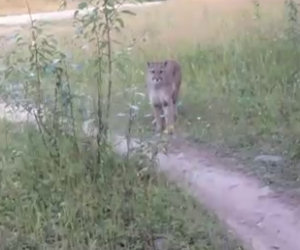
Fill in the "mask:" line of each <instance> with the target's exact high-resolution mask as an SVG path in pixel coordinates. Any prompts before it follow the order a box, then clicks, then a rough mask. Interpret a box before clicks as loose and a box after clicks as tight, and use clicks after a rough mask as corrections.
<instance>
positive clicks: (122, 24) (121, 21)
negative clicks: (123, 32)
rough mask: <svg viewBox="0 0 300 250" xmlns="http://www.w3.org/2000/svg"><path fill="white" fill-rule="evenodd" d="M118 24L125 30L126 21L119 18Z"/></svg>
mask: <svg viewBox="0 0 300 250" xmlns="http://www.w3.org/2000/svg"><path fill="white" fill-rule="evenodd" d="M116 22H117V23H119V24H120V27H121V28H124V21H123V20H122V19H121V18H117V19H116Z"/></svg>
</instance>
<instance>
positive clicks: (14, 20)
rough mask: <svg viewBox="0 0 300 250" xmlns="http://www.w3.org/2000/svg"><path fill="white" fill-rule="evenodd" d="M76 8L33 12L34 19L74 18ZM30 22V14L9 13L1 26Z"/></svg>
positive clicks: (152, 3) (131, 6)
mask: <svg viewBox="0 0 300 250" xmlns="http://www.w3.org/2000/svg"><path fill="white" fill-rule="evenodd" d="M158 4H161V2H148V3H139V4H130V3H128V4H123V5H122V8H125V9H126V8H130V9H134V8H140V7H150V6H155V5H158ZM91 10H92V9H91V8H90V9H88V10H87V11H80V12H79V14H80V15H83V14H85V13H87V12H89V11H91ZM74 12H75V10H64V11H53V12H43V13H35V14H32V19H33V20H37V21H60V20H66V19H72V18H73V17H74ZM28 23H30V17H29V15H28V14H21V15H9V16H3V17H0V27H1V26H15V25H24V24H28Z"/></svg>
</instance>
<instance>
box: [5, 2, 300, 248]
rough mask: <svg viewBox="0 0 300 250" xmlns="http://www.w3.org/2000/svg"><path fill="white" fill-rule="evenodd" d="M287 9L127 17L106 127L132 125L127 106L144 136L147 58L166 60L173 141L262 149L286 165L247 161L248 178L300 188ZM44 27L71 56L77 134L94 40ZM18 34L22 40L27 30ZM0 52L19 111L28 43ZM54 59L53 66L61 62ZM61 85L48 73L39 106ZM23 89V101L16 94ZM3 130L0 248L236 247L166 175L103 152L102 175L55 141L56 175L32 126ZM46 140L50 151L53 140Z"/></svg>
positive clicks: (293, 33) (255, 5) (233, 5)
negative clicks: (177, 67)
mask: <svg viewBox="0 0 300 250" xmlns="http://www.w3.org/2000/svg"><path fill="white" fill-rule="evenodd" d="M295 6H296V5H293V4H292V2H290V4H285V3H284V1H279V0H278V1H272V3H270V2H269V1H259V2H257V1H246V0H245V1H240V0H230V1H226V2H225V1H221V0H210V1H208V0H206V1H205V0H190V1H189V3H188V4H187V1H186V0H172V1H168V2H166V3H164V4H163V5H161V6H156V7H151V8H147V9H139V10H136V13H137V15H136V16H132V17H125V23H126V26H125V28H124V30H123V32H122V33H113V34H112V38H113V39H115V40H118V41H119V43H115V44H114V46H113V51H114V53H113V59H114V67H113V73H112V76H113V79H112V80H113V94H112V113H113V115H112V116H111V121H110V125H111V128H112V131H118V132H119V133H124V132H125V131H126V130H127V129H128V128H127V124H128V117H127V116H126V114H128V110H129V107H128V106H129V105H130V104H131V105H132V104H134V105H135V106H137V107H138V110H139V111H138V113H137V117H136V120H135V123H134V126H133V133H134V135H135V136H142V137H144V136H151V134H152V131H151V129H152V128H151V125H150V124H151V119H152V118H151V117H149V116H148V115H147V114H149V113H150V112H151V110H150V107H149V105H148V101H147V98H146V97H144V96H143V93H144V92H145V83H144V70H145V66H146V61H152V60H161V59H165V58H174V59H177V60H179V61H180V63H181V65H182V68H183V85H182V93H181V104H180V106H179V112H180V116H179V121H178V126H177V132H178V133H179V134H181V135H183V136H186V137H187V138H189V139H192V140H196V141H199V142H202V143H208V144H213V145H216V146H219V147H220V148H221V151H222V152H224V151H227V150H229V152H230V154H231V153H232V152H234V151H235V152H238V153H237V156H242V155H244V154H242V153H244V152H246V153H245V159H252V158H251V157H252V156H253V155H255V154H258V153H262V152H264V153H275V154H281V155H283V156H284V157H286V158H287V159H289V160H288V161H287V162H286V164H285V165H284V166H280V167H279V168H275V167H270V168H269V167H261V166H255V165H254V166H253V164H249V166H251V168H249V169H247V170H251V171H254V172H256V173H258V176H259V177H260V178H262V179H263V180H265V181H267V182H268V183H274V182H275V183H277V184H280V185H283V184H287V185H289V186H296V187H299V177H300V169H299V165H297V164H298V162H299V158H300V157H299V154H300V148H299V145H300V143H299V134H300V122H299V112H300V103H299V94H300V92H299V77H300V76H299V70H298V65H299V60H300V59H299V58H300V47H299V42H298V40H299V34H298V28H297V25H298V16H297V15H298V12H297V11H296V10H297V7H295ZM74 27H75V28H74ZM43 30H44V31H46V32H47V33H52V34H55V37H56V39H57V41H58V42H57V43H55V46H54V47H55V49H57V50H60V51H62V52H63V53H64V54H65V55H66V62H67V66H66V67H65V68H64V70H63V72H65V71H66V72H67V74H66V76H67V77H66V76H65V77H66V79H65V78H64V80H63V81H68V82H69V83H70V85H71V88H72V91H73V92H74V97H73V99H74V105H75V106H74V109H75V111H74V112H75V116H76V119H77V121H78V123H79V124H80V122H81V121H82V120H84V119H88V118H91V117H93V116H94V114H93V113H92V111H93V108H94V105H95V100H96V95H97V94H96V93H97V89H96V81H97V77H98V75H97V74H95V73H96V72H97V69H96V68H95V66H94V65H95V54H96V50H95V47H94V45H93V40H92V41H91V42H90V43H88V42H87V41H86V40H85V39H83V38H78V37H76V36H74V32H76V31H78V29H77V28H76V25H73V23H72V21H69V22H67V21H64V22H59V23H56V24H55V25H53V24H50V23H46V24H44V26H43ZM7 32H9V31H7ZM21 33H22V34H25V37H28V35H30V32H29V31H28V30H26V29H25V30H24V31H22V32H21ZM47 39H48V40H47ZM47 39H46V40H47V41H51V39H52V38H51V37H47ZM15 41H17V42H18V45H17V47H16V46H15V45H16V43H15ZM42 45H43V46H45V44H42V43H41V46H42ZM0 48H1V51H2V52H1V56H2V57H3V58H2V60H1V64H3V65H2V66H3V67H7V66H10V67H12V69H13V70H11V71H10V72H11V74H10V75H9V77H6V80H2V79H4V78H1V83H2V84H1V90H2V93H6V92H5V91H7V96H6V98H7V99H11V100H12V101H13V102H19V103H22V102H24V103H26V105H27V102H28V97H27V92H29V93H31V92H30V91H32V90H31V89H29V90H27V86H28V85H30V84H31V83H33V82H35V81H36V78H35V72H33V69H32V68H34V65H32V64H31V63H29V61H30V60H32V59H30V58H31V57H30V54H29V53H28V51H27V44H26V43H25V45H24V44H23V43H22V41H21V40H19V39H18V37H14V36H13V37H11V36H9V37H4V38H3V39H2V41H1V44H0ZM16 48H17V49H16ZM49 48H50V47H48V49H49ZM12 51H14V52H13V54H11V52H12ZM43 53H44V52H43ZM45 53H48V52H47V51H46V52H45ZM51 53H52V52H51ZM51 53H50V54H51ZM8 54H11V57H8ZM53 55H54V57H52V60H53V61H56V60H55V59H56V58H55V56H58V54H57V53H54V54H53ZM47 56H49V53H48V54H47ZM8 58H9V60H8ZM41 60H44V59H43V58H42V59H41ZM30 62H31V61H30ZM2 66H1V70H2V68H3V67H2ZM49 66H51V67H52V66H53V64H51V63H49ZM104 66H106V65H104ZM49 72H50V73H49ZM49 75H50V76H49ZM1 76H4V74H2V75H1ZM60 77H61V75H59V73H57V72H55V74H52V75H51V68H50V69H49V68H46V69H45V73H44V74H43V75H41V82H42V85H41V87H42V90H43V92H44V93H43V94H44V96H45V100H44V104H45V105H49V106H51V105H53V93H55V94H54V95H56V94H57V93H56V92H54V91H53V90H54V89H56V90H57V88H55V86H58V85H57V81H58V83H61V82H62V80H61V78H60ZM104 77H106V75H104ZM54 83H55V84H54ZM20 86H21V87H20ZM17 88H21V90H22V91H23V90H24V92H26V93H21V94H20V93H17V92H14V93H13V95H12V93H11V92H10V91H11V90H12V89H13V90H16V89H17ZM16 93H17V94H16ZM4 97H5V96H4ZM51 98H52V99H51ZM51 101H52V103H51ZM60 101H61V102H62V103H63V101H64V100H60ZM93 101H94V102H93ZM24 105H25V104H24ZM61 112H63V111H61ZM49 119H50V121H52V120H51V119H52V118H51V116H50V118H49ZM52 123H53V124H52ZM52 123H50V124H49V127H50V128H51V129H52V127H53V128H54V131H55V126H56V123H55V119H53V121H52ZM1 130H2V131H3V133H0V135H1V136H2V137H3V138H1V141H5V143H3V144H1V150H2V152H3V153H2V154H3V157H2V158H1V163H2V168H1V171H2V172H1V178H2V182H1V185H2V190H3V191H2V192H1V195H2V198H1V203H0V204H1V206H0V207H1V209H2V210H3V213H1V214H2V216H1V218H0V219H1V225H4V226H3V228H2V229H1V230H2V235H3V239H4V238H5V239H6V240H5V244H7V247H6V248H4V249H19V248H20V247H19V245H18V244H19V242H20V244H23V245H24V244H27V245H29V246H33V247H32V248H33V249H39V248H46V249H66V248H67V249H87V248H88V249H99V247H100V246H101V247H102V248H101V249H116V248H117V249H121V246H123V248H124V247H125V249H147V247H149V248H150V249H151V244H152V243H151V242H153V241H152V239H153V238H155V239H156V238H157V237H158V238H159V237H160V236H164V237H167V238H168V239H169V240H170V242H171V244H173V245H172V246H171V247H170V248H169V249H177V248H176V247H178V249H185V248H188V246H189V247H190V248H189V249H239V248H238V247H237V245H236V244H235V243H234V241H232V240H231V239H228V237H227V236H226V234H224V233H223V232H224V231H223V230H222V229H220V228H221V226H220V225H219V224H217V223H216V221H215V219H214V218H213V217H211V216H210V215H208V214H207V212H206V211H205V210H203V209H202V208H201V207H200V208H199V207H195V206H194V204H193V202H192V201H190V199H189V198H186V197H185V196H184V195H183V194H182V193H180V192H178V190H175V189H174V187H173V186H171V185H169V184H166V182H165V180H163V179H162V177H160V176H158V177H157V176H155V174H153V173H151V174H150V175H146V176H144V177H145V178H140V177H138V176H137V175H136V173H137V169H140V167H141V166H140V165H141V163H140V161H133V162H130V163H124V162H123V161H121V160H120V159H118V158H117V157H116V156H114V155H113V154H112V153H111V152H110V151H108V154H107V155H106V157H105V160H104V162H102V164H103V165H102V168H99V166H98V165H97V164H96V163H95V159H94V158H95V155H96V152H95V151H93V150H94V149H93V147H92V146H91V147H90V146H87V144H86V142H85V140H83V139H82V138H80V143H79V145H80V149H81V150H80V151H81V152H82V155H81V158H80V159H78V158H77V157H74V154H75V153H74V152H73V151H72V150H73V148H72V147H71V146H70V145H69V142H64V138H65V137H64V136H62V138H63V139H61V140H62V141H60V140H58V141H59V142H60V143H59V145H60V148H59V149H60V150H61V153H62V154H61V157H62V158H61V161H62V162H63V163H64V164H63V166H60V167H59V168H58V167H57V166H56V165H55V164H53V162H52V161H51V158H52V157H51V156H49V155H48V153H49V152H47V150H46V149H45V147H44V146H43V144H44V143H43V140H42V138H40V135H38V134H37V133H36V132H35V131H34V130H32V129H30V128H25V129H24V130H23V131H22V130H20V129H16V127H14V126H13V125H12V124H8V125H7V126H5V123H3V122H2V123H1ZM54 139H57V137H56V136H55V137H54ZM81 140H83V141H81ZM51 143H53V145H54V146H55V143H56V144H57V141H56V140H54V142H53V141H51V140H50V144H51ZM54 148H55V147H54ZM59 152H60V151H59ZM75 155H76V154H75ZM49 157H50V158H49ZM250 163H252V161H250ZM145 164H146V162H144V161H142V165H145ZM246 166H247V164H246ZM125 168H126V171H125V170H124V169H125ZM91 173H92V174H91ZM95 174H96V177H97V178H96V179H92V177H95ZM91 176H92V177H91ZM180 204H186V206H180ZM166 208H168V209H166ZM196 213H197V216H195V214H196ZM128 216H129V217H128ZM195 218H197V219H196V220H195ZM198 218H199V220H198ZM199 230H200V231H199ZM118 239H120V240H118ZM102 244H103V245H102ZM105 244H106V245H105ZM133 244H134V246H135V247H136V248H133ZM5 246H6V245H5ZM199 246H200V247H199Z"/></svg>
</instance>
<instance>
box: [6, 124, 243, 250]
mask: <svg viewBox="0 0 300 250" xmlns="http://www.w3.org/2000/svg"><path fill="white" fill-rule="evenodd" d="M0 132H1V133H0V135H1V142H2V143H1V146H0V153H1V192H0V198H1V199H0V211H1V213H0V214H1V215H0V224H1V228H0V239H1V246H0V248H1V249H6V250H8V249H13V250H17V249H76V250H77V249H103V250H105V249H162V248H159V247H158V245H162V244H164V245H167V246H166V248H163V249H178V250H179V249H187V248H188V249H231V250H233V249H240V248H239V247H238V245H237V244H236V243H235V241H234V240H232V236H228V235H226V233H225V230H224V229H222V226H220V225H219V224H218V223H217V222H216V218H214V216H212V215H211V214H209V213H207V212H206V211H205V210H204V209H203V208H202V207H200V206H198V205H196V204H195V203H194V202H193V201H192V200H191V198H189V197H188V196H186V195H185V194H184V193H182V192H180V191H179V190H177V188H175V186H173V185H171V184H167V182H166V180H165V179H164V178H163V177H162V176H157V175H156V174H155V173H154V172H153V171H152V167H151V166H150V165H147V164H148V163H147V162H145V161H143V162H140V159H139V158H136V159H132V160H131V161H130V162H127V163H126V162H124V161H123V159H121V158H119V157H118V156H117V155H115V154H114V153H112V152H109V153H108V154H106V157H105V164H103V167H102V169H101V177H99V178H97V179H94V178H93V176H94V175H91V173H93V171H91V169H98V166H97V159H96V157H95V155H96V154H97V149H96V148H95V147H92V146H91V145H90V144H89V143H88V142H86V143H85V144H83V147H84V153H82V154H81V156H80V157H78V155H77V154H76V152H74V151H72V150H70V148H72V147H70V145H69V142H68V141H65V143H64V144H63V145H64V152H63V154H62V156H63V162H64V163H65V164H64V165H63V166H61V167H59V166H57V165H56V164H55V163H54V162H53V161H52V159H51V157H50V156H49V154H48V152H47V150H45V147H44V146H43V142H42V140H41V137H40V135H39V134H38V133H37V131H36V129H35V128H34V127H31V126H28V125H20V124H19V125H15V124H12V123H8V122H5V121H1V123H0ZM147 166H148V167H149V168H147ZM145 168H146V169H148V170H147V171H146V172H145V171H144V170H143V171H141V170H142V169H145Z"/></svg>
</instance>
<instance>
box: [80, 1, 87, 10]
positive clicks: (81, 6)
mask: <svg viewBox="0 0 300 250" xmlns="http://www.w3.org/2000/svg"><path fill="white" fill-rule="evenodd" d="M87 7H88V4H87V2H81V3H79V4H78V9H80V10H82V9H85V8H87Z"/></svg>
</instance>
